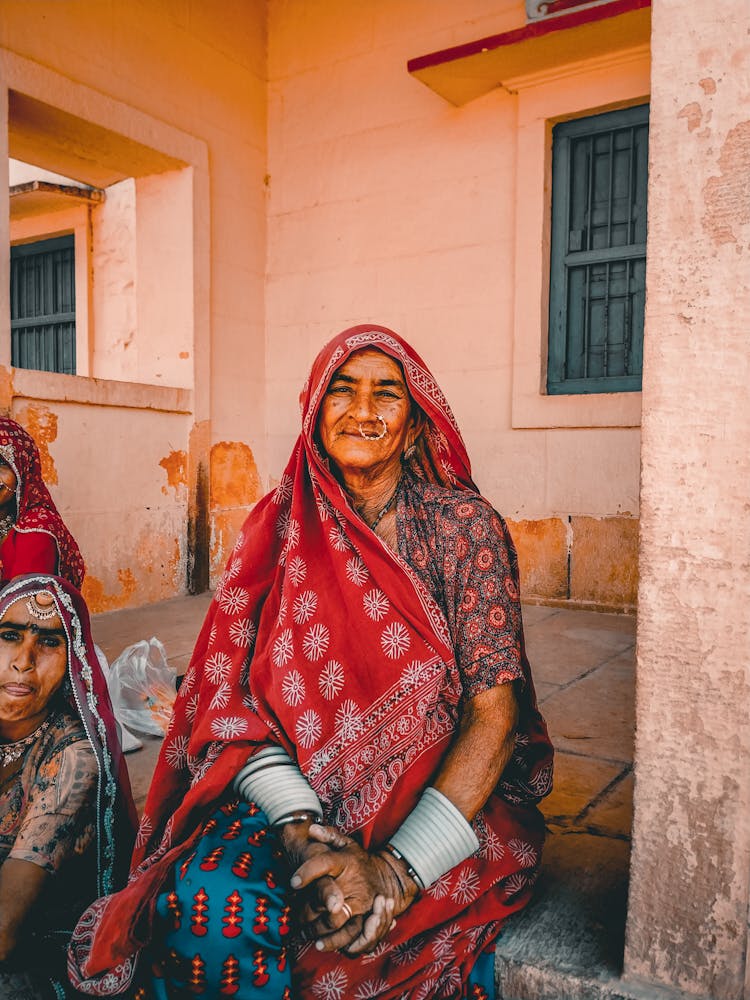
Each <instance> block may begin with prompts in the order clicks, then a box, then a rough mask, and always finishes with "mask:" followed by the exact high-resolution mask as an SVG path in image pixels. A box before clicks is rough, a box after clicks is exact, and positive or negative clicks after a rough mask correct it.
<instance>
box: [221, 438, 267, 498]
mask: <svg viewBox="0 0 750 1000" xmlns="http://www.w3.org/2000/svg"><path fill="white" fill-rule="evenodd" d="M260 496H261V485H260V476H259V475H258V468H257V466H256V464H255V458H254V456H253V453H252V451H251V450H250V448H249V447H248V446H247V445H246V444H243V443H242V441H219V442H218V443H217V444H215V445H213V447H212V448H211V509H212V510H215V509H216V508H227V507H246V506H248V505H249V504H252V503H255V502H256V501H257V500H259V499H260Z"/></svg>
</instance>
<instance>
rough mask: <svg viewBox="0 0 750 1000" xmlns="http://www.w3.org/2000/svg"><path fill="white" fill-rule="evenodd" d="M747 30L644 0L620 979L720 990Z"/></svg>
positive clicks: (742, 878)
mask: <svg viewBox="0 0 750 1000" xmlns="http://www.w3.org/2000/svg"><path fill="white" fill-rule="evenodd" d="M749 28H750V6H749V5H748V0H722V3H721V4H719V5H716V4H714V3H709V2H706V0H701V2H696V0H654V3H653V38H652V59H653V65H652V103H651V131H650V135H651V154H650V155H651V164H650V179H649V207H648V211H649V237H648V282H647V287H648V295H647V306H646V354H645V361H644V378H643V436H642V487H641V543H640V546H641V547H640V572H641V581H640V590H639V602H638V607H639V612H638V615H639V621H638V674H637V728H636V732H637V740H636V765H635V768H636V791H635V820H634V829H633V855H632V869H631V889H630V902H629V913H628V925H627V942H626V953H625V976H626V978H630V979H631V980H647V981H650V982H652V983H654V982H656V983H662V984H666V985H670V986H673V987H679V988H681V989H683V990H686V991H688V992H691V993H695V994H698V995H710V996H711V997H715V998H717V1000H735V998H740V997H742V995H743V990H744V985H745V963H746V948H747V938H748V923H747V921H748V895H749V883H750V722H749V714H750V389H749V386H750V308H749V302H750V97H749V96H748V95H750V79H749V72H750V70H749V67H750V34H749V33H748V29H749ZM748 995H749V996H750V990H748Z"/></svg>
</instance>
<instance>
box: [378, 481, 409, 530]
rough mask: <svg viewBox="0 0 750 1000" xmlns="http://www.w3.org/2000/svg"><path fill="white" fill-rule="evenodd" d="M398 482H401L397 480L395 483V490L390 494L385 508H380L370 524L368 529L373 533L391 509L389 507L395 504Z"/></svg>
mask: <svg viewBox="0 0 750 1000" xmlns="http://www.w3.org/2000/svg"><path fill="white" fill-rule="evenodd" d="M400 482H401V480H399V482H398V483H396V489H395V490H394V491H393V493H391V495H390V497H389V498H388V500H387V501H386V504H385V506H384V507H381V508H380V510H379V511H378V513H377V514H376V515H375V520H374V521H372V522H371V523H370V528H371V529H372V530H373V531H374V530H375V529H376V528H377V526H378V525H379V524H380V522H381V521H382V520H383V518H384V517H385V515H386V514H387V513H388V511H389V510H390V509H391V507H392V506H393V505H394V503H395V502H396V494H397V493H398V487H399V483H400Z"/></svg>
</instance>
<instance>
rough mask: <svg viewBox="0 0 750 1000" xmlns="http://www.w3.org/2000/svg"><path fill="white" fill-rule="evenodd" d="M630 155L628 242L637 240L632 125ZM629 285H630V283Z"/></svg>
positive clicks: (633, 135)
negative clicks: (634, 213)
mask: <svg viewBox="0 0 750 1000" xmlns="http://www.w3.org/2000/svg"><path fill="white" fill-rule="evenodd" d="M629 132H630V155H629V156H628V243H633V242H634V241H635V233H634V232H633V226H634V221H633V205H634V203H635V174H636V170H635V128H634V126H632V125H631V126H630V129H629ZM628 287H630V286H629V285H628Z"/></svg>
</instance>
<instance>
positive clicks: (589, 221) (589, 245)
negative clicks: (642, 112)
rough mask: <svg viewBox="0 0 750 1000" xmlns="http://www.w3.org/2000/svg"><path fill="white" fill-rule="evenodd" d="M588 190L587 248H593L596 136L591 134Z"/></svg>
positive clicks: (589, 140)
mask: <svg viewBox="0 0 750 1000" xmlns="http://www.w3.org/2000/svg"><path fill="white" fill-rule="evenodd" d="M588 168H589V177H588V181H589V183H588V191H587V192H586V249H587V250H593V246H592V244H593V242H594V235H593V229H594V227H593V213H592V206H593V204H594V136H593V135H590V136H589V137H588Z"/></svg>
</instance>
